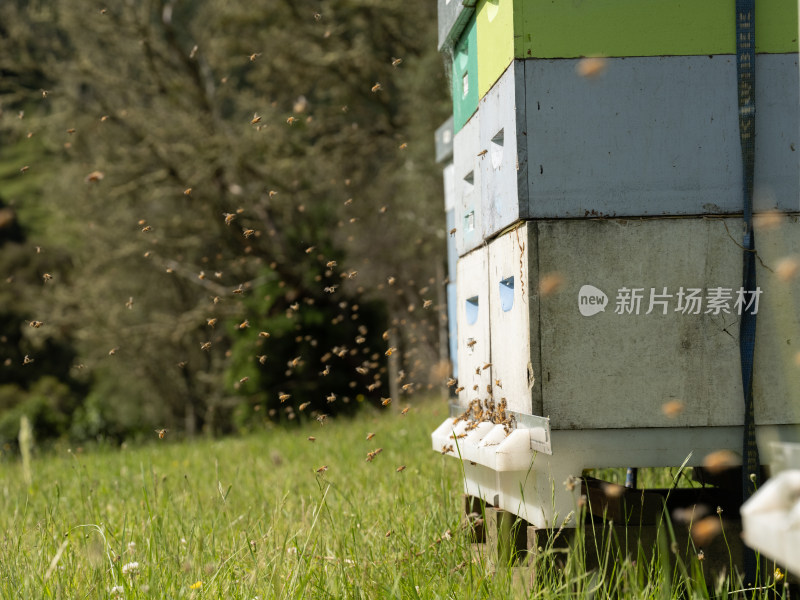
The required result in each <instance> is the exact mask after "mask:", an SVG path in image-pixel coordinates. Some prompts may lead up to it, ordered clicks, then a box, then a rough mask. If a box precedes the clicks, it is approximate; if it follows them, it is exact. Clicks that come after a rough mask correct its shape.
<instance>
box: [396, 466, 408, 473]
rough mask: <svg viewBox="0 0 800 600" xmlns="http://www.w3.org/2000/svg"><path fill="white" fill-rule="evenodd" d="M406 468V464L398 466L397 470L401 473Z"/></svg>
mask: <svg viewBox="0 0 800 600" xmlns="http://www.w3.org/2000/svg"><path fill="white" fill-rule="evenodd" d="M405 470H406V466H405V465H400V466H399V467H397V468H396V469H395V471H396V472H398V473H400V472H402V471H405Z"/></svg>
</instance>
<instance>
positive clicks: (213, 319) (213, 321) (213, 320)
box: [206, 318, 217, 327]
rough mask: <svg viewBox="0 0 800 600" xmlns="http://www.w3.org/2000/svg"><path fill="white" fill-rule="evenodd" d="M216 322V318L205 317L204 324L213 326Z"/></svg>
mask: <svg viewBox="0 0 800 600" xmlns="http://www.w3.org/2000/svg"><path fill="white" fill-rule="evenodd" d="M216 324H217V319H216V318H211V319H206V325H208V326H209V327H214V325H216Z"/></svg>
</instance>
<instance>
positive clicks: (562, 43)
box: [433, 0, 800, 526]
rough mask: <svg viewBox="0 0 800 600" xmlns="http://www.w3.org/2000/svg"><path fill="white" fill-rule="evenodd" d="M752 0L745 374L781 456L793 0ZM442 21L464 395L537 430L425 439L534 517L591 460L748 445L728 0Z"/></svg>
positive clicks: (510, 8) (796, 329)
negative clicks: (750, 330) (752, 303)
mask: <svg viewBox="0 0 800 600" xmlns="http://www.w3.org/2000/svg"><path fill="white" fill-rule="evenodd" d="M453 3H455V4H456V6H457V8H458V12H454V11H453V7H452V6H451V5H453ZM757 5H758V9H757V12H756V15H755V21H756V43H757V46H756V50H757V53H758V55H757V59H756V103H757V119H756V138H755V139H756V149H755V156H756V162H755V192H754V210H755V211H756V213H757V216H756V220H755V228H756V240H757V250H758V257H759V267H758V278H759V286H760V290H761V295H760V296H759V302H760V304H759V311H758V315H759V316H758V329H757V338H756V349H755V356H756V358H755V380H754V387H755V398H756V422H757V424H758V426H759V428H758V436H759V444H760V446H761V447H762V454H764V455H765V456H766V457H767V458H766V460H769V458H768V453H769V447H768V444H767V441H768V440H769V439H778V438H781V439H786V438H787V437H788V438H794V437H796V434H797V427H796V426H795V424H797V423H800V368H798V367H797V360H798V357H800V354H798V351H800V317H799V316H798V314H799V313H798V310H797V301H796V298H798V297H800V285H799V284H798V280H797V278H790V277H787V276H786V275H787V269H786V268H785V267H784V268H780V266H779V265H781V264H782V261H783V264H784V265H786V264H787V263H786V262H785V261H786V260H787V259H788V260H791V257H792V256H794V255H800V223H798V213H800V196H799V193H800V190H798V178H799V176H798V173H800V160H799V158H800V153H798V152H797V151H796V149H797V146H798V142H800V140H798V137H799V136H798V133H799V132H800V120H799V119H798V112H800V111H799V110H798V106H799V104H800V100H799V98H798V60H797V58H798V57H797V28H796V24H797V4H796V2H794V1H793V0H764V1H763V2H759V3H757ZM448 10H449V11H450V12H448ZM442 15H444V16H445V17H446V18H445V19H443V20H440V42H441V45H442V48H443V49H444V50H446V51H447V50H448V49H449V50H450V51H451V55H452V58H453V62H452V82H453V84H452V85H453V105H454V108H453V114H454V120H453V129H454V132H455V137H454V144H453V157H452V166H450V167H449V169H450V172H449V173H450V176H451V177H452V178H453V180H454V181H453V184H452V188H451V193H454V196H455V198H454V201H453V206H454V208H453V210H454V217H455V219H454V220H455V227H456V233H455V249H456V251H457V253H458V255H459V257H460V258H459V260H458V265H457V267H456V271H457V291H456V310H455V312H456V320H457V334H456V339H457V356H458V372H459V387H460V392H459V404H460V406H461V407H462V408H466V407H467V406H469V403H470V402H471V401H473V400H475V399H477V398H481V399H485V398H486V397H487V395H489V396H490V397H491V398H492V399H493V400H494V401H495V402H496V403H499V401H500V400H501V399H505V400H506V405H507V408H508V409H509V411H513V412H514V413H516V417H517V419H516V420H517V424H518V429H519V428H522V429H524V428H528V433H529V435H530V438H531V442H530V444H529V445H528V446H529V447H528V448H527V450H526V449H525V448H523V449H522V450H520V449H519V448H520V447H519V445H518V438H519V435H517V434H516V432H515V434H513V435H512V436H509V438H508V439H507V438H505V437H503V436H500V437H496V436H499V435H500V434H498V433H492V432H493V431H497V430H498V428H497V427H481V428H479V429H480V432H478V429H477V428H476V429H475V430H471V429H470V428H469V426H468V424H467V423H466V422H464V421H461V422H459V423H454V422H453V421H452V420H448V421H446V422H445V423H443V424H442V426H441V427H440V428H439V429H437V431H436V432H434V434H433V437H434V440H433V443H434V448H435V449H437V450H440V449H442V447H444V449H448V447H449V446H451V445H452V446H456V445H458V444H459V443H460V444H461V446H463V447H462V448H453V451H452V452H451V454H453V455H457V454H458V451H459V450H461V453H462V458H463V457H464V456H465V453H466V455H469V456H471V457H472V458H470V459H469V461H467V462H468V463H475V464H468V465H467V466H468V468H467V469H466V473H467V481H466V486H467V491H468V492H469V493H470V494H473V495H476V496H481V497H483V498H484V499H485V500H487V501H489V502H490V503H492V504H495V505H497V506H499V507H501V508H504V509H506V510H509V511H511V512H514V513H515V514H518V515H521V516H523V517H524V518H525V519H527V520H528V521H529V522H531V523H534V524H537V525H539V526H545V524H546V523H552V520H553V518H554V517H555V513H559V514H561V516H562V517H563V516H564V514H566V512H568V510H569V509H570V508H572V506H573V498H572V496H571V495H570V494H569V493H567V492H566V491H564V490H563V486H561V482H562V481H563V480H564V479H565V478H566V477H567V476H568V475H570V474H575V475H580V471H581V470H582V469H584V468H591V467H615V466H669V465H673V464H674V465H678V464H680V463H682V462H683V460H684V459H685V458H686V456H687V455H688V454H689V453H690V452H693V455H692V456H693V458H692V459H691V460H690V464H699V461H701V460H702V458H703V456H704V455H705V454H706V453H708V452H710V451H712V450H718V449H721V448H729V449H731V450H734V451H740V449H741V443H742V441H741V424H742V421H743V412H744V409H743V400H742V397H743V394H742V384H741V375H740V371H739V369H740V366H739V347H738V332H739V316H740V315H741V312H742V308H743V307H742V305H741V303H740V302H737V300H738V298H739V296H738V290H739V288H740V287H741V285H742V280H741V277H742V275H741V272H742V250H741V247H740V246H739V244H740V242H741V230H742V218H741V213H742V206H743V202H744V200H743V193H742V183H741V182H742V160H741V153H740V147H739V130H738V107H737V97H736V89H737V88H736V85H737V79H736V77H737V76H736V56H735V54H734V52H735V48H734V41H735V36H734V28H735V19H734V17H735V15H734V12H733V6H732V4H731V3H730V2H728V1H727V0H709V1H708V2H703V3H692V2H681V1H675V0H656V1H654V2H649V3H647V5H646V6H645V5H643V4H642V3H641V2H639V1H638V0H614V1H609V2H603V3H600V4H597V3H594V4H593V3H574V2H552V1H551V0H480V1H479V2H477V5H476V6H475V8H474V9H472V8H470V7H468V6H460V5H458V0H450V2H447V1H446V0H440V16H442ZM448 15H450V18H449V20H448V18H447V17H448ZM451 25H452V29H449V30H448V29H447V27H449V26H451ZM448 32H449V33H448ZM586 56H603V57H605V58H604V59H603V60H602V61H596V62H594V63H587V62H581V61H582V58H581V57H586ZM473 98H475V100H473ZM448 227H450V226H449V225H448ZM664 407H666V408H667V409H668V410H666V411H665V410H664ZM795 407H797V408H795ZM454 430H455V436H454V435H453V433H454ZM459 435H461V436H462V437H458V436H459ZM487 436H489V437H488V438H487ZM511 437H515V440H514V441H513V443H512V440H510V438H511ZM487 439H488V440H490V441H489V442H487V441H486V440H487ZM448 440H450V441H449V443H448ZM454 442H456V443H454ZM471 444H472V445H474V446H475V448H474V452H473V449H471V448H470V445H471ZM548 444H549V451H550V452H552V454H551V455H550V456H543V455H539V456H537V457H536V458H535V460H534V454H533V449H535V448H539V449H542V448H544V449H547V446H548ZM512 455H513V457H512ZM487 457H489V458H487ZM531 461H533V463H534V464H533V467H532V468H531ZM520 464H522V465H523V466H522V467H520ZM553 478H555V479H556V500H555V505H554V503H553V501H552V498H551V489H552V488H551V485H552V479H553Z"/></svg>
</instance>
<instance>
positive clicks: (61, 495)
mask: <svg viewBox="0 0 800 600" xmlns="http://www.w3.org/2000/svg"><path fill="white" fill-rule="evenodd" d="M405 406H406V405H402V406H394V405H392V406H391V407H389V408H388V409H384V410H382V411H378V410H375V409H365V410H363V411H362V412H361V413H360V414H359V415H358V416H357V417H355V418H341V419H330V420H328V421H327V422H326V423H325V424H324V425H320V424H319V423H317V422H316V421H308V422H306V423H304V424H301V425H299V426H297V427H293V428H289V429H286V428H274V429H267V430H265V431H261V432H258V433H252V434H248V435H247V436H244V437H240V438H229V439H222V440H205V439H196V440H189V441H182V440H178V439H177V437H176V436H174V434H172V433H171V432H166V433H165V435H164V438H163V439H160V438H159V435H158V434H157V433H153V438H152V440H150V441H146V442H144V443H142V444H139V445H130V446H126V445H123V447H121V448H119V447H114V448H111V447H104V446H102V445H99V446H95V447H91V448H90V447H86V448H79V447H73V448H67V447H56V448H53V449H50V450H47V451H43V452H41V453H39V454H36V455H34V457H33V459H32V461H31V463H30V467H29V468H27V469H26V468H23V466H22V464H21V461H19V460H17V459H16V458H15V457H12V456H10V455H9V454H8V453H6V454H5V455H4V460H3V462H2V464H1V468H2V473H3V476H2V483H1V484H0V485H1V486H2V489H1V490H0V492H1V493H0V524H1V526H2V532H3V534H2V543H0V565H1V566H0V596H2V597H3V598H72V599H75V598H123V597H124V598H233V599H240V598H241V599H248V600H252V599H255V598H259V599H266V598H458V599H467V598H501V597H503V598H512V597H532V598H566V597H569V598H598V597H600V598H603V597H608V598H611V597H614V598H622V597H637V598H677V597H709V595H712V596H713V595H715V594H717V595H719V596H725V595H726V593H727V592H728V591H730V590H734V589H735V582H731V581H729V580H728V579H721V580H719V581H717V582H716V584H715V585H714V586H712V588H711V589H708V588H706V586H705V585H704V584H703V583H701V581H702V577H698V572H699V571H698V569H700V568H701V567H700V566H699V565H698V563H697V562H696V561H695V562H694V563H692V564H689V563H687V564H684V563H682V562H680V561H678V564H675V561H672V564H670V562H669V561H668V560H664V558H665V557H664V554H665V553H669V550H666V549H664V548H666V547H667V546H666V545H665V544H662V546H663V547H664V548H662V551H661V552H660V553H659V552H657V553H656V555H655V557H654V558H653V559H652V560H650V561H649V562H648V561H645V560H642V559H641V558H640V560H639V561H638V563H637V561H635V560H631V559H623V560H621V561H620V562H618V563H617V562H614V559H613V555H612V554H608V556H609V558H608V561H609V562H608V564H607V565H606V567H607V568H606V569H601V570H600V571H591V570H587V569H586V567H585V562H584V557H583V549H582V548H581V547H580V546H578V547H574V548H573V549H572V550H569V551H564V550H561V549H557V548H556V547H551V546H550V545H547V547H546V548H543V549H542V550H543V551H542V552H541V553H540V555H539V556H538V557H537V558H536V560H535V563H536V564H535V568H536V571H537V577H535V578H531V577H530V571H529V570H520V569H508V568H504V567H500V568H498V567H496V566H495V565H494V561H491V560H487V558H486V556H485V555H482V554H480V553H476V552H475V551H473V550H472V549H471V544H470V539H469V535H467V532H466V529H465V527H464V524H463V521H462V513H463V500H462V496H461V491H462V483H461V473H460V469H459V463H458V461H456V460H453V459H452V458H447V457H443V456H441V455H440V454H439V453H436V452H433V451H432V450H431V449H430V441H429V440H430V438H429V435H430V432H431V431H432V430H433V428H434V427H435V426H436V425H438V424H439V423H441V421H442V420H443V419H444V418H445V416H446V415H447V405H446V404H445V402H443V401H441V400H439V399H430V398H429V399H426V400H424V401H423V400H419V401H417V402H412V403H411V404H410V409H409V410H408V412H407V413H406V414H405V415H403V414H402V413H401V409H402V408H403V407H405ZM370 433H372V434H374V436H373V437H372V439H369V440H367V437H368V434H370ZM310 437H311V438H314V439H313V440H311V439H309V438H310ZM378 448H382V449H383V450H382V451H380V452H377V453H376V454H373V455H372V456H373V458H372V460H367V458H368V457H369V456H370V454H369V453H374V452H375V451H376V450H377V449H378ZM323 467H327V468H323ZM664 535H665V536H668V535H669V531H668V528H665V533H664ZM600 537H601V538H602V537H603V536H602V535H601V536H600ZM664 539H667V541H668V538H664ZM600 543H601V544H603V543H604V542H602V541H601V542H600ZM659 554H661V556H660V557H659ZM634 558H635V557H634ZM554 559H557V560H554ZM773 588H774V586H773V587H770V588H769V589H765V590H763V594H764V596H765V597H766V595H769V593H770V592H771V590H772V589H773ZM780 589H782V588H779V591H780Z"/></svg>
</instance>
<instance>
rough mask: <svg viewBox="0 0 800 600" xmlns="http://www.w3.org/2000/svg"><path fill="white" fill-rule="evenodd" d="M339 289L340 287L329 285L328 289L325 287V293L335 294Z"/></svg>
mask: <svg viewBox="0 0 800 600" xmlns="http://www.w3.org/2000/svg"><path fill="white" fill-rule="evenodd" d="M337 287H338V286H335V285H329V286H326V287H325V290H324V291H325V292H327V293H329V294H333V293H334V292H335V291H336V288H337Z"/></svg>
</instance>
